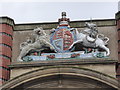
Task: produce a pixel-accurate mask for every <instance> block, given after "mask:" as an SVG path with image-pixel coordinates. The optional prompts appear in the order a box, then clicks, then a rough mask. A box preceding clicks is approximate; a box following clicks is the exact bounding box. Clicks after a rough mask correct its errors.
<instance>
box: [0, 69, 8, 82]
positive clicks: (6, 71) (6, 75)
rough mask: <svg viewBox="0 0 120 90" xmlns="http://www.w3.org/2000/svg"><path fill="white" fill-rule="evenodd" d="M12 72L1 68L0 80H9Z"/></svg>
mask: <svg viewBox="0 0 120 90" xmlns="http://www.w3.org/2000/svg"><path fill="white" fill-rule="evenodd" d="M9 75H10V71H8V70H5V69H2V68H0V78H3V79H6V80H8V79H9Z"/></svg>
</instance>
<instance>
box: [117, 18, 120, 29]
mask: <svg viewBox="0 0 120 90" xmlns="http://www.w3.org/2000/svg"><path fill="white" fill-rule="evenodd" d="M117 29H120V20H118V21H117Z"/></svg>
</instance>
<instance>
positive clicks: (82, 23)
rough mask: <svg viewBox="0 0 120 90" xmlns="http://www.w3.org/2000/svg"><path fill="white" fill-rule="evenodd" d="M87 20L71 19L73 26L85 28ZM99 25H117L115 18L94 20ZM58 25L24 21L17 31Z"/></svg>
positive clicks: (50, 27)
mask: <svg viewBox="0 0 120 90" xmlns="http://www.w3.org/2000/svg"><path fill="white" fill-rule="evenodd" d="M85 22H90V20H79V21H70V26H71V27H72V28H84V27H85ZM92 22H93V23H95V24H96V25H97V26H98V27H104V26H116V20H115V19H98V20H92ZM57 26H58V22H49V23H48V22H46V23H24V24H16V25H15V29H14V30H15V31H25V30H33V29H34V28H36V27H43V29H45V30H46V29H52V28H56V27H57Z"/></svg>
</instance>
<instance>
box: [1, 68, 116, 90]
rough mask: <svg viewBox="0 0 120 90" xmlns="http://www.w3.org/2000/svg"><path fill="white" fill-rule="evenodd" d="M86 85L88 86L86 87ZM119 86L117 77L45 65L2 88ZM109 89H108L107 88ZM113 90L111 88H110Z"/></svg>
mask: <svg viewBox="0 0 120 90" xmlns="http://www.w3.org/2000/svg"><path fill="white" fill-rule="evenodd" d="M85 86H86V87H85ZM69 87H72V88H84V87H85V88H112V90H114V89H115V90H116V89H117V88H118V82H117V80H116V79H114V78H112V77H110V76H108V75H105V74H103V73H100V72H97V71H93V70H90V69H85V68H79V67H56V66H55V67H44V68H42V69H38V70H34V71H31V72H28V73H26V74H23V75H20V76H18V77H16V78H14V79H12V80H10V81H8V82H7V83H6V84H5V85H3V87H2V88H6V90H7V89H9V88H13V89H14V88H24V89H25V90H27V88H69ZM107 90H108V89H107ZM110 90H111V89H110Z"/></svg>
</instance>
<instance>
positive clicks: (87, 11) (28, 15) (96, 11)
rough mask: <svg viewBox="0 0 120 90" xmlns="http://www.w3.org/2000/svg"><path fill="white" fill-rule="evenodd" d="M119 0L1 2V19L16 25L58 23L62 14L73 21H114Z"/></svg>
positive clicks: (24, 0) (3, 0) (8, 0)
mask: <svg viewBox="0 0 120 90" xmlns="http://www.w3.org/2000/svg"><path fill="white" fill-rule="evenodd" d="M118 1H119V0H20V1H19V0H0V17H2V16H8V17H10V18H12V19H14V21H15V23H16V24H20V23H41V22H57V21H58V18H61V12H66V13H67V17H69V18H70V20H71V21H76V20H90V19H114V18H115V13H117V12H118Z"/></svg>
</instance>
